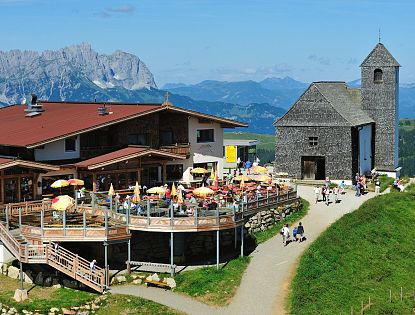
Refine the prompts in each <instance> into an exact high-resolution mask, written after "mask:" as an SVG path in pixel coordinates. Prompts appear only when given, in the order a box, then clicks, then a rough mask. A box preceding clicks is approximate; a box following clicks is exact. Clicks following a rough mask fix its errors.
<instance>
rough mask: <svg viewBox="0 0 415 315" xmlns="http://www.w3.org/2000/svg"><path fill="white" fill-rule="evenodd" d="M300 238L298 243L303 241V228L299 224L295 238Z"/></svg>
mask: <svg viewBox="0 0 415 315" xmlns="http://www.w3.org/2000/svg"><path fill="white" fill-rule="evenodd" d="M298 235H299V236H300V238H299V239H300V243H301V242H302V241H303V240H304V227H303V224H302V223H301V222H300V223H298V226H297V236H298Z"/></svg>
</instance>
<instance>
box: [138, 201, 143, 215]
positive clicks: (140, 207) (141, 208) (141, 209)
mask: <svg viewBox="0 0 415 315" xmlns="http://www.w3.org/2000/svg"><path fill="white" fill-rule="evenodd" d="M142 211H143V207H142V206H141V205H140V204H139V203H138V204H137V215H139V214H141V212H142Z"/></svg>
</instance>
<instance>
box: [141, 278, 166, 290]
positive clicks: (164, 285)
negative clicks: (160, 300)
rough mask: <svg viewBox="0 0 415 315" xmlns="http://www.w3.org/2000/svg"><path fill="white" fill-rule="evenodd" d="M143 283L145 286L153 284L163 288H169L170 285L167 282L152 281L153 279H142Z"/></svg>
mask: <svg viewBox="0 0 415 315" xmlns="http://www.w3.org/2000/svg"><path fill="white" fill-rule="evenodd" d="M144 283H145V284H146V285H147V286H150V285H151V286H155V287H159V288H163V289H166V290H167V289H170V286H169V285H168V284H167V283H164V282H160V281H153V280H147V279H146V280H144Z"/></svg>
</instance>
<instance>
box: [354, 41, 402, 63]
mask: <svg viewBox="0 0 415 315" xmlns="http://www.w3.org/2000/svg"><path fill="white" fill-rule="evenodd" d="M360 66H361V67H385V66H386V67H400V66H401V65H400V64H399V63H398V62H397V61H396V59H395V58H394V57H393V56H392V54H391V53H390V52H389V50H387V49H386V47H385V46H383V44H381V43H378V44H377V45H376V46H375V48H373V50H372V51H371V52H370V54H369V55H368V56H367V57H366V59H365V60H363V62H362V64H361V65H360Z"/></svg>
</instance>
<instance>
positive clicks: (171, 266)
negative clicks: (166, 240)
mask: <svg viewBox="0 0 415 315" xmlns="http://www.w3.org/2000/svg"><path fill="white" fill-rule="evenodd" d="M173 264H174V233H173V232H170V270H171V276H173Z"/></svg>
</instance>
